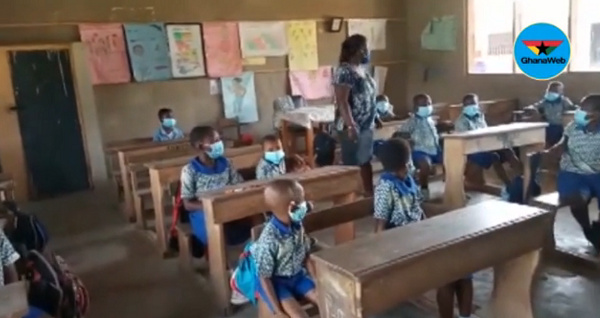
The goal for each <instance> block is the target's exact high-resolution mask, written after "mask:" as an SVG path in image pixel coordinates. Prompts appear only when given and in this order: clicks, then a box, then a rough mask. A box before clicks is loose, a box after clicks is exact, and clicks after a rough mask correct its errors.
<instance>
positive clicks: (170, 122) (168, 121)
mask: <svg viewBox="0 0 600 318" xmlns="http://www.w3.org/2000/svg"><path fill="white" fill-rule="evenodd" d="M176 124H177V120H175V118H164V119H163V120H162V125H163V126H164V127H166V128H173V127H175V125H176Z"/></svg>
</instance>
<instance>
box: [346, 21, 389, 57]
mask: <svg viewBox="0 0 600 318" xmlns="http://www.w3.org/2000/svg"><path fill="white" fill-rule="evenodd" d="M386 27H387V21H386V20H385V19H350V20H348V36H351V35H353V34H362V35H364V36H365V37H366V38H367V46H368V48H369V50H385V47H386V39H387V32H386Z"/></svg>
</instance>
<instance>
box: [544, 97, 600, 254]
mask: <svg viewBox="0 0 600 318" xmlns="http://www.w3.org/2000/svg"><path fill="white" fill-rule="evenodd" d="M543 154H551V155H552V156H558V155H561V159H560V170H559V173H558V177H557V190H558V194H559V197H560V202H561V204H565V205H568V206H569V207H570V209H571V213H572V214H573V217H574V218H575V220H577V223H579V225H580V226H581V228H582V230H583V233H584V235H585V237H586V239H587V240H588V241H589V242H590V243H592V245H593V246H594V248H595V249H596V251H598V252H600V221H598V220H597V221H594V222H591V223H590V217H589V209H588V206H589V203H590V201H591V200H592V199H593V198H596V199H599V198H600V94H594V95H588V96H586V97H584V98H583V99H582V100H581V109H578V110H576V111H575V117H574V121H573V122H571V123H570V124H568V125H567V127H566V128H565V132H564V136H563V137H562V139H561V140H560V141H559V142H558V143H557V144H556V145H554V146H553V147H552V148H550V149H548V150H546V151H544V152H543ZM598 203H599V205H600V201H599V202H598Z"/></svg>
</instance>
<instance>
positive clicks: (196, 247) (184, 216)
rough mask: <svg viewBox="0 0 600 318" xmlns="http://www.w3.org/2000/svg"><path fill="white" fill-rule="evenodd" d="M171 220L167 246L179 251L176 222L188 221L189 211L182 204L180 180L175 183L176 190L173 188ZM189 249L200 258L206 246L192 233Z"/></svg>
mask: <svg viewBox="0 0 600 318" xmlns="http://www.w3.org/2000/svg"><path fill="white" fill-rule="evenodd" d="M172 215H173V221H172V223H171V228H170V229H169V247H170V248H171V249H172V250H174V251H176V252H179V240H178V238H177V228H176V227H177V224H178V223H190V217H189V212H188V211H186V210H185V207H184V206H183V200H182V199H181V182H179V183H178V184H177V190H175V204H174V205H173V213H172ZM190 250H191V252H192V256H193V257H196V258H201V257H203V256H204V254H205V251H206V248H205V246H204V244H202V242H200V240H198V239H197V238H196V237H195V236H194V235H192V236H191V237H190Z"/></svg>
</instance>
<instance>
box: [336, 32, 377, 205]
mask: <svg viewBox="0 0 600 318" xmlns="http://www.w3.org/2000/svg"><path fill="white" fill-rule="evenodd" d="M369 59H370V54H369V50H368V48H367V39H366V38H365V37H364V36H363V35H360V34H354V35H352V36H350V37H348V38H347V39H346V40H344V42H343V43H342V49H341V52H340V64H339V65H338V67H337V69H336V70H335V74H334V79H333V85H334V89H335V100H336V112H335V128H336V130H337V132H338V135H339V137H340V144H341V148H342V162H343V163H344V164H345V165H352V166H359V167H360V172H361V177H362V181H363V186H364V189H365V191H366V192H367V194H368V195H372V194H373V167H372V166H371V156H372V155H373V130H374V129H375V117H376V108H375V95H376V88H375V81H374V80H373V77H372V76H371V75H370V74H369V72H368V71H367V69H366V67H365V65H366V64H368V63H369Z"/></svg>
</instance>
